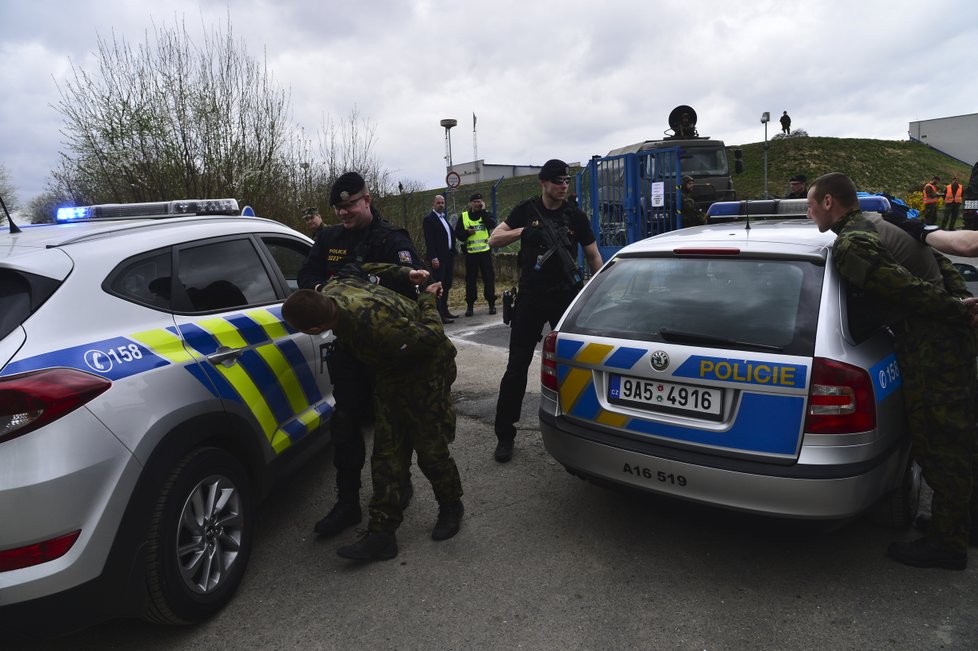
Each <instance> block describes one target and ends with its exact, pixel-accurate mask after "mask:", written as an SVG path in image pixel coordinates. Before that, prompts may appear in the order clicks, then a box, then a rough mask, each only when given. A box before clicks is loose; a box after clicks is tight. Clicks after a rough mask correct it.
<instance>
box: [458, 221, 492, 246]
mask: <svg viewBox="0 0 978 651" xmlns="http://www.w3.org/2000/svg"><path fill="white" fill-rule="evenodd" d="M462 226H464V227H465V230H468V229H470V228H474V229H476V231H475V233H472V234H471V235H469V236H468V237H467V238H465V252H466V253H484V252H485V251H488V250H489V230H488V229H487V228H486V225H485V224H483V223H482V217H479V219H472V218H471V217H470V216H469V211H468V210H466V211H465V212H463V213H462Z"/></svg>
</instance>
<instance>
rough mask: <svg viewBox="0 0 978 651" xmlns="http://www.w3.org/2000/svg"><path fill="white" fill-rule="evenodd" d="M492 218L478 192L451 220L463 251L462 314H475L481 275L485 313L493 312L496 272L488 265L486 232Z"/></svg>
mask: <svg viewBox="0 0 978 651" xmlns="http://www.w3.org/2000/svg"><path fill="white" fill-rule="evenodd" d="M494 228H496V220H495V219H493V218H492V213H491V212H489V211H488V210H486V204H485V202H484V201H483V200H482V194H480V193H478V192H476V193H475V194H473V195H472V196H470V197H469V209H468V210H466V211H464V212H462V214H461V216H460V217H459V218H458V223H456V224H455V236H456V238H457V239H458V241H459V242H461V243H462V250H463V251H464V252H465V304H466V306H467V307H466V309H465V316H472V315H473V314H475V299H476V298H477V297H478V295H479V288H478V284H477V283H478V280H479V275H480V274H481V275H482V295H483V296H485V298H486V303H487V304H488V305H489V314H495V313H496V272H495V270H494V269H493V267H492V249H490V248H489V233H491V232H492V231H493V229H494Z"/></svg>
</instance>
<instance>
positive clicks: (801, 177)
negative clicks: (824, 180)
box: [788, 174, 808, 183]
mask: <svg viewBox="0 0 978 651" xmlns="http://www.w3.org/2000/svg"><path fill="white" fill-rule="evenodd" d="M807 181H808V179H807V178H805V175H804V174H795V175H794V176H792V177H791V178H790V179H788V182H789V183H805V182H807Z"/></svg>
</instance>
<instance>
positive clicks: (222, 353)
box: [207, 346, 245, 367]
mask: <svg viewBox="0 0 978 651" xmlns="http://www.w3.org/2000/svg"><path fill="white" fill-rule="evenodd" d="M244 351H245V349H244V348H228V347H227V346H220V347H219V348H218V349H217V352H216V353H211V354H210V355H208V356H207V361H208V362H210V363H211V364H214V365H215V366H217V365H218V364H223V365H224V366H226V367H227V366H231V365H232V364H234V362H235V361H237V359H238V358H239V357H241V355H243V354H244Z"/></svg>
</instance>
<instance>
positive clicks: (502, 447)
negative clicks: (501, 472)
mask: <svg viewBox="0 0 978 651" xmlns="http://www.w3.org/2000/svg"><path fill="white" fill-rule="evenodd" d="M493 456H494V457H495V458H496V461H498V462H499V463H506V462H507V461H509V460H510V459H512V458H513V439H499V442H498V443H496V451H495V453H494V454H493Z"/></svg>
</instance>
